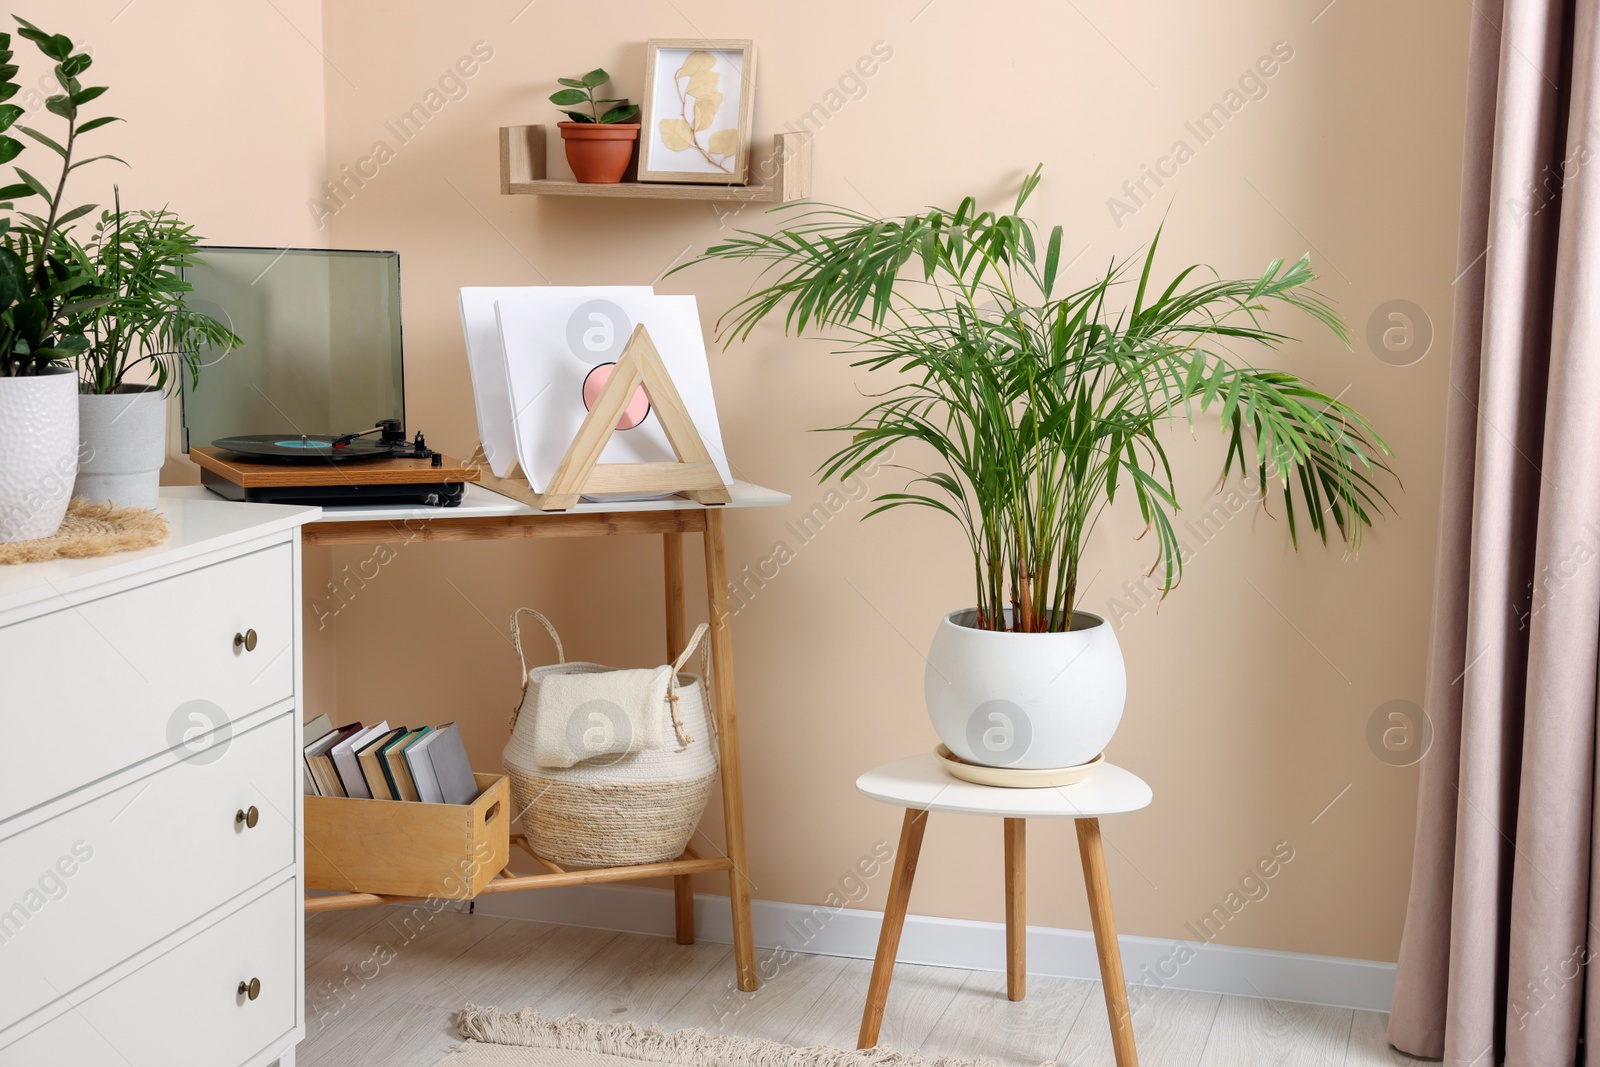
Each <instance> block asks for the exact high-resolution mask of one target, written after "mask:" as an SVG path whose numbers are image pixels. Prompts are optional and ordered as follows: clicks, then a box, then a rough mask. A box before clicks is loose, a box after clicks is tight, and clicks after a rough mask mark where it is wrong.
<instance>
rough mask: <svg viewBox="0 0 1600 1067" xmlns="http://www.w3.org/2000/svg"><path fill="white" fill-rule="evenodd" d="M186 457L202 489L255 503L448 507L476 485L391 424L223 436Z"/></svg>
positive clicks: (473, 475) (472, 471) (469, 471)
mask: <svg viewBox="0 0 1600 1067" xmlns="http://www.w3.org/2000/svg"><path fill="white" fill-rule="evenodd" d="M371 434H377V435H379V436H378V437H376V438H371V437H369V435H371ZM189 457H190V458H191V459H193V460H194V461H195V462H196V463H197V464H199V465H200V484H201V485H204V486H206V487H207V488H209V489H210V490H211V491H212V492H214V493H217V494H218V495H220V496H223V497H226V498H227V499H229V500H243V501H250V502H253V503H261V504H317V505H321V506H325V507H334V506H341V505H343V506H348V505H352V504H369V505H380V504H383V505H390V506H410V507H419V506H432V507H454V506H455V505H457V504H459V503H461V496H462V494H463V493H464V492H465V491H466V483H467V482H475V481H477V480H478V470H477V468H476V467H465V466H463V465H462V464H461V463H460V461H458V460H455V459H451V458H450V457H449V456H446V455H443V454H442V453H439V452H435V451H433V450H432V449H430V448H429V447H428V446H427V442H426V440H425V439H424V438H423V436H422V434H421V433H420V432H419V433H418V434H417V435H416V437H415V438H414V439H412V440H411V441H407V440H406V437H405V433H404V432H403V431H402V430H401V429H400V422H399V420H398V419H385V420H383V421H382V422H380V423H378V425H377V426H375V427H373V428H372V429H370V430H366V431H363V432H360V433H348V434H342V435H339V436H327V435H309V434H300V435H298V436H286V435H283V434H256V435H251V436H246V437H223V438H219V439H218V440H216V441H214V442H213V443H212V444H211V445H210V446H208V447H198V446H191V447H190V449H189Z"/></svg>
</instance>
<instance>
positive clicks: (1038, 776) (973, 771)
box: [933, 745, 1106, 789]
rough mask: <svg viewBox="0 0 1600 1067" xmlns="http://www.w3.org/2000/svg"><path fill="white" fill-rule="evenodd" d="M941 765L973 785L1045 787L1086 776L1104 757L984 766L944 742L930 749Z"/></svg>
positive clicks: (1072, 782) (1103, 760)
mask: <svg viewBox="0 0 1600 1067" xmlns="http://www.w3.org/2000/svg"><path fill="white" fill-rule="evenodd" d="M933 753H934V755H936V756H938V757H939V762H940V763H942V764H943V765H944V769H945V770H947V771H949V772H950V773H951V774H952V775H954V776H955V777H957V778H959V779H961V780H962V781H963V782H971V783H972V784H973V785H992V786H998V787H999V788H1001V789H1047V788H1050V787H1052V786H1063V785H1072V784H1074V783H1075V782H1081V781H1083V780H1084V779H1085V778H1087V777H1089V774H1090V773H1091V772H1092V771H1093V770H1094V769H1095V768H1096V767H1098V766H1100V764H1102V763H1104V762H1105V761H1106V754H1105V753H1104V752H1102V753H1100V754H1099V755H1098V756H1096V757H1095V758H1094V759H1092V760H1090V761H1089V762H1088V763H1080V764H1078V765H1077V766H1076V767H1045V768H1042V769H1038V770H1023V769H1020V768H1016V767H985V766H984V765H982V764H981V763H968V762H967V761H966V760H964V759H962V758H961V757H960V756H957V755H956V754H955V753H953V752H951V751H950V750H949V749H948V748H946V747H945V746H944V745H940V746H939V747H938V748H936V749H934V750H933Z"/></svg>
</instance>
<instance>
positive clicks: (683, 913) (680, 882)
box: [661, 533, 694, 945]
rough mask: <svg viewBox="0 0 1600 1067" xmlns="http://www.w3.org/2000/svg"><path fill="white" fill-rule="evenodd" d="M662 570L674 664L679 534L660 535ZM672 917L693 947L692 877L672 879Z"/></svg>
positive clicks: (685, 633) (684, 632)
mask: <svg viewBox="0 0 1600 1067" xmlns="http://www.w3.org/2000/svg"><path fill="white" fill-rule="evenodd" d="M661 541H662V546H661V547H662V552H661V555H662V564H663V566H662V571H663V573H664V574H665V576H666V586H667V662H668V663H675V662H676V661H677V659H678V657H679V656H680V655H682V654H683V646H684V643H685V642H686V641H688V639H689V622H688V618H687V616H686V615H685V613H684V604H683V535H682V534H681V533H666V534H662V535H661ZM672 895H673V914H674V916H675V917H676V919H677V933H678V944H680V945H692V944H694V875H692V874H680V875H678V876H677V877H676V878H674V879H673V880H672Z"/></svg>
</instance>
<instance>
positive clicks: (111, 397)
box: [72, 386, 167, 508]
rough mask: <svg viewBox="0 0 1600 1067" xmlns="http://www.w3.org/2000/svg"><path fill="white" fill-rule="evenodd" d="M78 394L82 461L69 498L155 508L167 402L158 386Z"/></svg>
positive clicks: (164, 455) (164, 452)
mask: <svg viewBox="0 0 1600 1067" xmlns="http://www.w3.org/2000/svg"><path fill="white" fill-rule="evenodd" d="M124 388H125V389H126V390H127V391H126V392H116V393H108V394H105V395H102V396H97V395H94V394H91V393H84V394H83V395H82V396H80V397H78V404H79V408H78V419H79V428H80V432H81V433H82V435H83V452H82V461H81V462H80V463H79V465H78V484H77V487H76V488H75V489H73V493H72V495H73V496H81V497H83V498H84V499H86V500H90V501H94V502H97V503H98V502H106V503H111V504H118V505H121V506H124V507H140V508H153V507H155V506H156V496H157V494H158V493H159V492H160V488H161V464H162V463H164V462H165V461H166V458H167V401H166V397H165V396H164V395H163V394H162V392H161V391H160V390H159V389H148V388H144V387H141V386H131V387H124Z"/></svg>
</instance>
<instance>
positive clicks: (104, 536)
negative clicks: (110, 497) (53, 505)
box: [0, 497, 167, 564]
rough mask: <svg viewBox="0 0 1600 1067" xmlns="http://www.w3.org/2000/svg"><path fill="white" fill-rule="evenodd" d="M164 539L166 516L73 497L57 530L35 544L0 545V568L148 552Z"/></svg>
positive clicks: (33, 542) (32, 542)
mask: <svg viewBox="0 0 1600 1067" xmlns="http://www.w3.org/2000/svg"><path fill="white" fill-rule="evenodd" d="M166 539H167V520H166V516H164V515H158V514H156V513H155V512H154V511H151V510H150V509H149V508H125V507H118V506H117V505H115V504H91V503H90V502H89V501H87V500H85V499H83V498H82V497H76V498H74V499H73V501H72V503H71V504H69V505H68V506H67V517H66V518H64V519H62V520H61V528H60V529H58V530H57V531H56V532H55V533H53V534H51V535H50V536H49V537H41V538H39V539H38V540H35V541H12V542H11V543H10V544H0V564H5V563H42V562H44V561H45V560H47V559H85V558H87V557H89V556H109V555H111V554H112V553H113V552H132V551H134V550H135V549H139V548H150V547H152V546H153V545H159V544H160V543H161V542H162V541H165V540H166Z"/></svg>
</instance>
